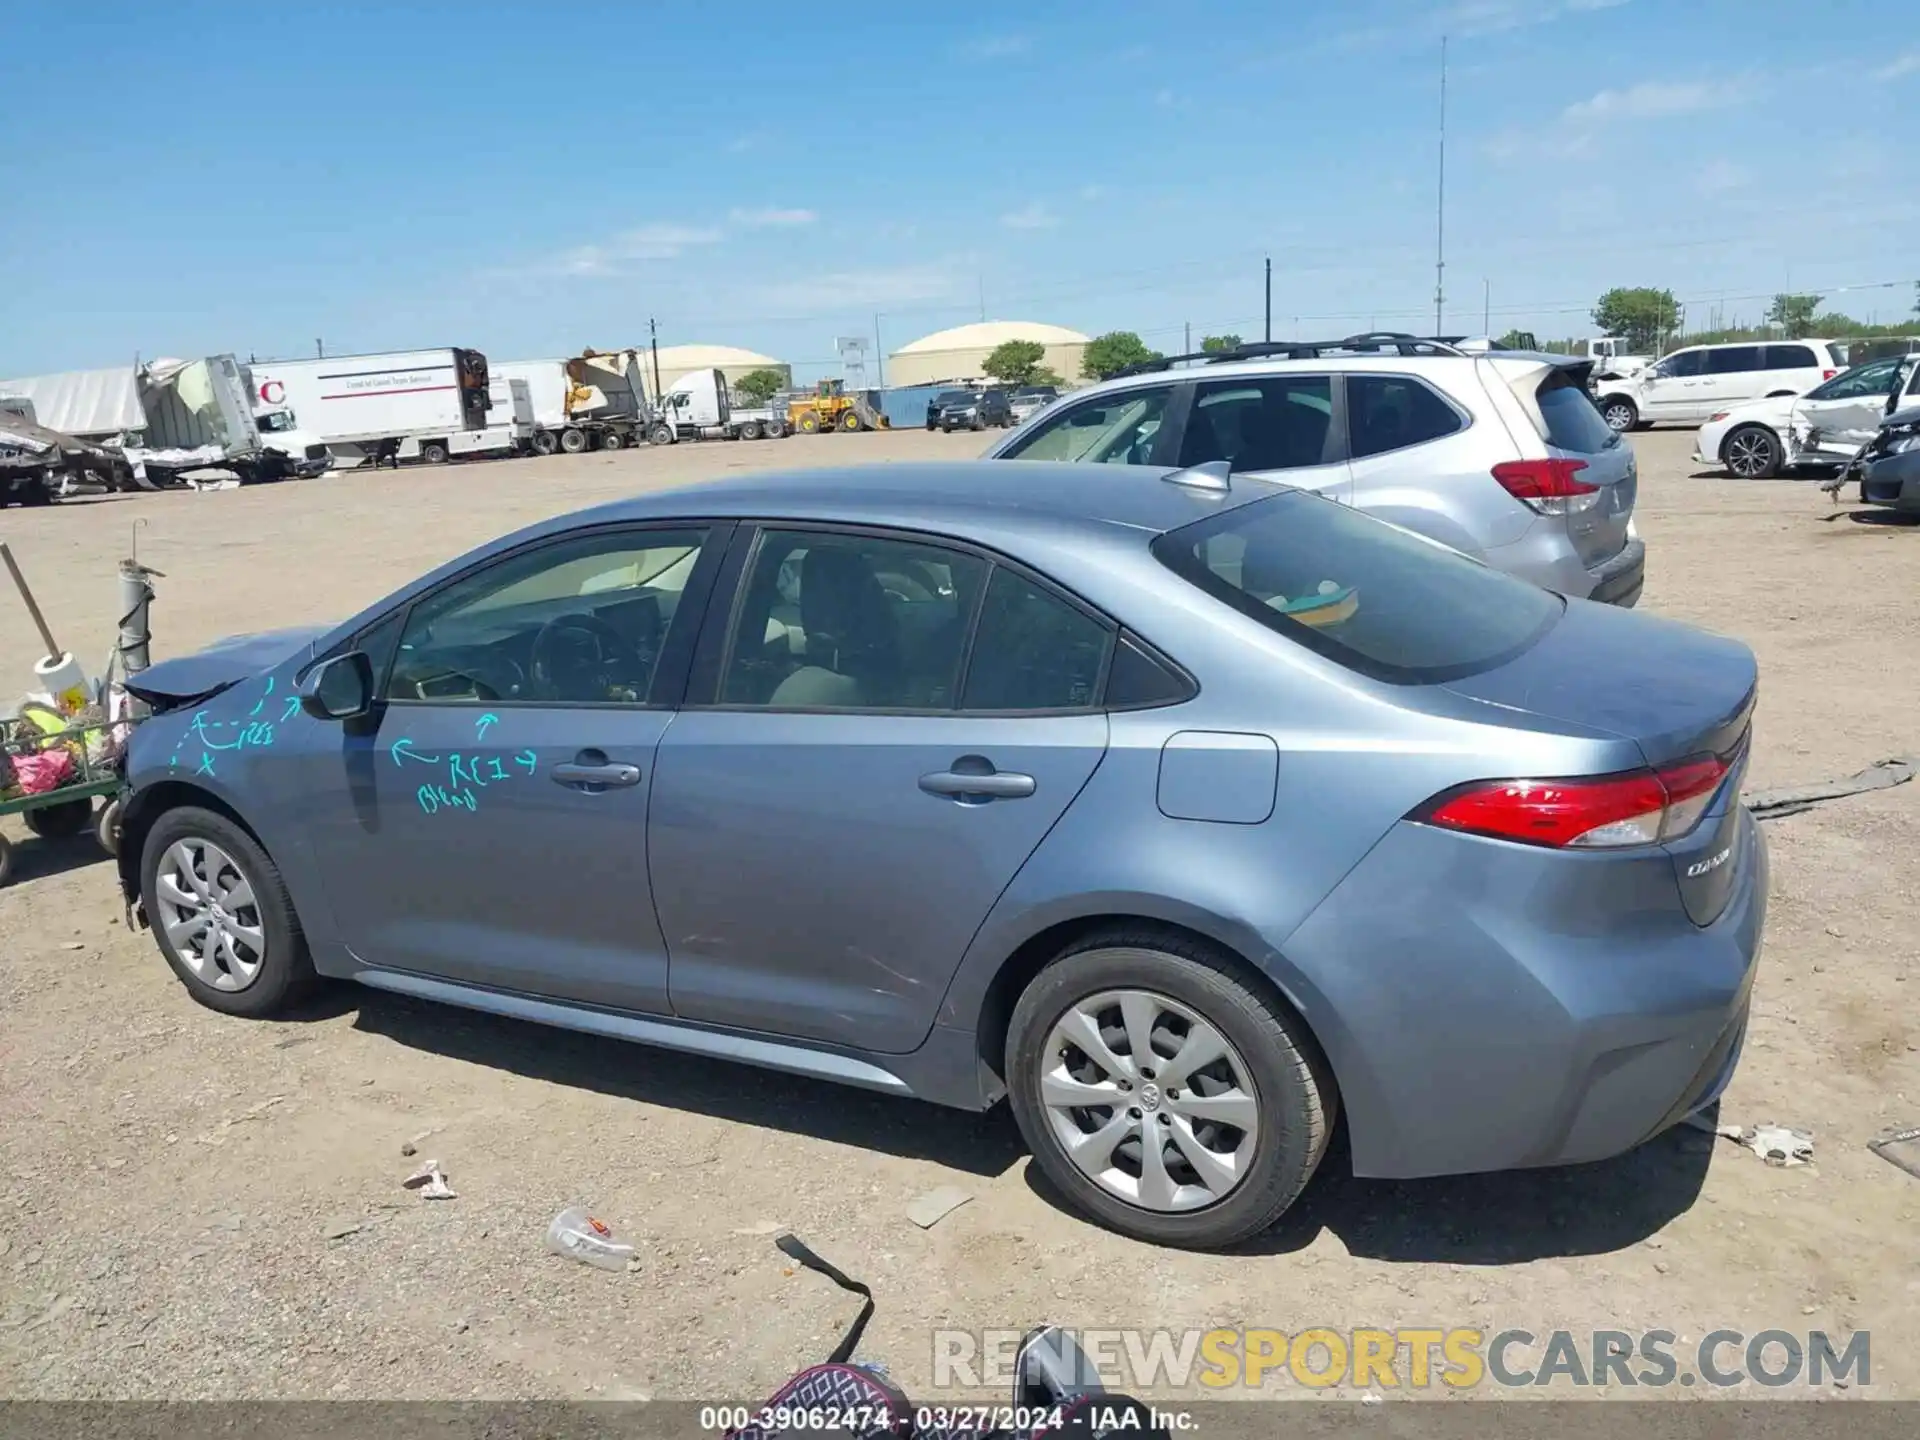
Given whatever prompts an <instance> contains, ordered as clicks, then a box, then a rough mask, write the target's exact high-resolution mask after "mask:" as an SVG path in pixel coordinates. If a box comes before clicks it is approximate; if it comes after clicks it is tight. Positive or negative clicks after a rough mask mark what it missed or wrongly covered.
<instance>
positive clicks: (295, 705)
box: [280, 695, 300, 725]
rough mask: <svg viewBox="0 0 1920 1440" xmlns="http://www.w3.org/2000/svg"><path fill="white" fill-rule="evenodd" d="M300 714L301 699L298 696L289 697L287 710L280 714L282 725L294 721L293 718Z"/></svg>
mask: <svg viewBox="0 0 1920 1440" xmlns="http://www.w3.org/2000/svg"><path fill="white" fill-rule="evenodd" d="M299 713H300V697H299V696H298V695H289V696H287V708H286V709H285V710H283V711H281V712H280V723H281V724H282V725H284V724H286V723H287V721H289V720H291V719H293V717H294V716H295V715H297V714H299Z"/></svg>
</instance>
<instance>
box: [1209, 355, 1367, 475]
mask: <svg viewBox="0 0 1920 1440" xmlns="http://www.w3.org/2000/svg"><path fill="white" fill-rule="evenodd" d="M1332 429H1333V381H1332V379H1331V378H1330V377H1328V376H1325V375H1275V376H1271V377H1268V378H1265V379H1259V380H1218V381H1213V382H1211V383H1209V384H1204V385H1201V386H1200V387H1199V388H1198V389H1197V390H1196V391H1195V394H1194V402H1193V411H1192V413H1191V414H1190V415H1188V417H1187V426H1186V435H1185V437H1184V438H1183V439H1182V440H1181V442H1180V460H1179V463H1180V464H1181V465H1183V466H1184V465H1204V464H1207V463H1208V462H1209V461H1214V460H1225V461H1228V462H1229V463H1230V464H1231V465H1232V466H1233V468H1234V469H1235V470H1242V471H1245V470H1297V469H1300V468H1302V467H1303V466H1308V465H1319V464H1322V463H1324V462H1325V461H1326V459H1327V440H1328V436H1329V434H1330V433H1331V431H1332Z"/></svg>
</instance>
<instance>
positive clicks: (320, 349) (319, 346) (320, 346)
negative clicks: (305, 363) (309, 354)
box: [313, 339, 327, 360]
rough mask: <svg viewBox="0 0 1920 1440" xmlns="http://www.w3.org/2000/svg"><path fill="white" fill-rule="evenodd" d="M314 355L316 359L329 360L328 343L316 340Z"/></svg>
mask: <svg viewBox="0 0 1920 1440" xmlns="http://www.w3.org/2000/svg"><path fill="white" fill-rule="evenodd" d="M313 354H314V358H315V359H318V360H324V359H326V358H327V347H326V343H325V342H324V341H322V340H319V339H316V340H315V341H314V342H313Z"/></svg>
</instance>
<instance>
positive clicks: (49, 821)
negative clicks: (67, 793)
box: [20, 800, 93, 840]
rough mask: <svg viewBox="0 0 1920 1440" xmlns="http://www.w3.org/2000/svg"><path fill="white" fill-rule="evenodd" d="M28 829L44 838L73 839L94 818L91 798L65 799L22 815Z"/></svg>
mask: <svg viewBox="0 0 1920 1440" xmlns="http://www.w3.org/2000/svg"><path fill="white" fill-rule="evenodd" d="M20 818H21V819H22V820H24V821H25V822H26V825H27V829H29V830H31V831H32V832H33V833H34V834H36V835H38V836H39V837H40V838H41V839H42V840H71V839H72V838H73V837H74V836H76V835H78V834H79V833H80V832H81V831H82V830H85V829H86V828H87V825H88V824H89V823H90V822H91V821H92V819H93V802H92V801H91V800H63V801H61V802H60V803H59V804H58V805H43V806H41V807H40V808H39V809H38V810H29V811H27V812H26V814H24V815H22V816H21V817H20Z"/></svg>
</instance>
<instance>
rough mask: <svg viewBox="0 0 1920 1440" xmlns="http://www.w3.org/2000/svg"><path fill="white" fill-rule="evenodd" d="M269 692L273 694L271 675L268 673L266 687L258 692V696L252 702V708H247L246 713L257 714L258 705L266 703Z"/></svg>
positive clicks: (258, 711)
mask: <svg viewBox="0 0 1920 1440" xmlns="http://www.w3.org/2000/svg"><path fill="white" fill-rule="evenodd" d="M271 694H273V676H271V675H269V676H267V688H266V689H265V690H262V691H261V692H260V698H259V699H258V700H256V701H254V702H253V709H251V710H249V711H248V712H247V714H248V715H250V716H252V715H258V714H259V713H260V707H261V706H263V705H265V704H266V703H267V697H268V696H269V695H271Z"/></svg>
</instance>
